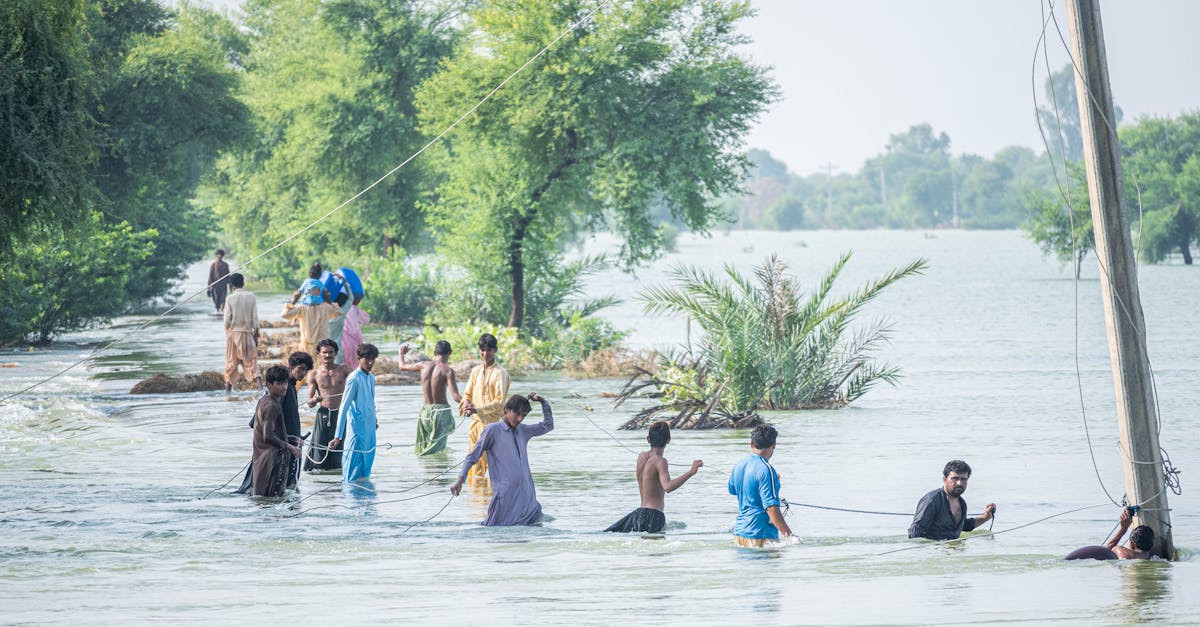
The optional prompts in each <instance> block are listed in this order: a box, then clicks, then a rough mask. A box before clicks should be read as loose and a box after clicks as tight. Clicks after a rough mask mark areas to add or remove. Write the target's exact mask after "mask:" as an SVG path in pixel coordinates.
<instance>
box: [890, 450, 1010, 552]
mask: <svg viewBox="0 0 1200 627" xmlns="http://www.w3.org/2000/svg"><path fill="white" fill-rule="evenodd" d="M970 478H971V467H970V466H968V465H967V462H964V461H962V460H961V459H953V460H950V461H949V462H946V466H945V467H944V468H942V487H940V488H937V489H936V490H932V491H930V492H929V493H928V494H926V495H925V496H922V497H921V500H920V501H917V511H916V512H915V513H914V514H913V521H912V525H910V526H909V528H908V537H910V538H928V539H930V540H953V539H955V538H957V537H958V536H959V535H961V534H962V532H964V531H971V530H973V529H975V528H976V527H978V526H979V525H982V524H983V523H985V522H987V521H989V520H991V519H992V517H993V516H995V515H996V504H995V503H988V504H987V505H985V506H984V508H983V515H982V516H975V517H971V516H968V515H967V501H966V500H965V499H963V497H962V495H963V492H966V491H967V480H969V479H970Z"/></svg>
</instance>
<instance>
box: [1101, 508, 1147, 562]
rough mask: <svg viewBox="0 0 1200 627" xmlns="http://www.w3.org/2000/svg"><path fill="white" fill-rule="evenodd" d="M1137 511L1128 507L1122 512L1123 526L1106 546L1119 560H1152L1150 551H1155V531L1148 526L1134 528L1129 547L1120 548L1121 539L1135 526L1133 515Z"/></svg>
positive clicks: (1119, 526)
mask: <svg viewBox="0 0 1200 627" xmlns="http://www.w3.org/2000/svg"><path fill="white" fill-rule="evenodd" d="M1135 511H1137V510H1136V508H1132V507H1126V508H1125V509H1122V510H1121V524H1120V525H1118V527H1117V530H1116V531H1114V532H1113V534H1112V536H1110V537H1109V538H1108V541H1107V542H1105V543H1104V546H1106V547H1108V549H1109V550H1111V551H1112V552H1113V554H1114V555H1116V556H1117V557H1118V558H1120V559H1123V560H1148V559H1150V556H1151V555H1150V551H1152V550H1153V549H1154V530H1153V529H1151V528H1150V527H1147V526H1146V525H1138V526H1137V527H1134V528H1133V533H1131V534H1129V545H1128V546H1120V542H1121V538H1123V537H1125V532H1126V531H1128V530H1129V525H1131V524H1133V514H1134V512H1135Z"/></svg>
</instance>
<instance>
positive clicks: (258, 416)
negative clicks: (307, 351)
mask: <svg viewBox="0 0 1200 627" xmlns="http://www.w3.org/2000/svg"><path fill="white" fill-rule="evenodd" d="M266 380H267V394H266V395H264V396H263V397H262V398H261V399H260V400H259V401H258V407H257V408H256V409H255V411H254V456H253V458H252V460H251V462H250V468H251V470H252V479H251V485H250V488H251V489H252V490H253V494H254V496H283V491H284V489H285V488H286V487H287V481H288V468H289V465H290V463H289V461H288V460H289V459H291V458H293V457H295V458H299V457H300V449H299V448H298V447H297V446H296V445H297V444H299V438H295V439H291V438H289V437H288V435H287V427H286V426H285V425H284V423H283V410H282V408H280V406H279V402H280V400H281V399H283V395H284V393H285V392H286V391H287V386H288V370H287V368H284V367H283V366H271V367H270V368H267V373H266ZM289 440H290V441H289Z"/></svg>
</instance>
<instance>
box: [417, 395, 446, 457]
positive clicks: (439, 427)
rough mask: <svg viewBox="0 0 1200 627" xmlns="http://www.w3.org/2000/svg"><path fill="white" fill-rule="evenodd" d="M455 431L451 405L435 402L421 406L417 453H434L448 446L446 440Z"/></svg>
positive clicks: (418, 418)
mask: <svg viewBox="0 0 1200 627" xmlns="http://www.w3.org/2000/svg"><path fill="white" fill-rule="evenodd" d="M451 433H454V416H453V415H452V414H451V413H450V406H449V405H447V404H445V403H435V404H433V405H425V406H423V407H421V413H420V414H419V415H418V416H417V455H432V454H434V453H437V452H440V451H441V450H442V449H444V448H446V440H447V439H448V438H449V437H450V434H451Z"/></svg>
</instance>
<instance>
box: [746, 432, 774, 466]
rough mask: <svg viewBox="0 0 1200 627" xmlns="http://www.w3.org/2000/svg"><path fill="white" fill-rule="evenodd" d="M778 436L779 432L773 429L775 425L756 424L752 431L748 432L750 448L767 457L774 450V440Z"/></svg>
mask: <svg viewBox="0 0 1200 627" xmlns="http://www.w3.org/2000/svg"><path fill="white" fill-rule="evenodd" d="M778 438H779V432H778V431H776V430H775V427H772V426H771V425H758V426H757V427H754V431H751V432H750V448H752V449H754V450H755V451H758V453H759V454H760V455H762V456H763V457H766V458H768V459H769V458H770V457H771V455H772V454H773V453H774V452H775V440H776V439H778Z"/></svg>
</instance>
